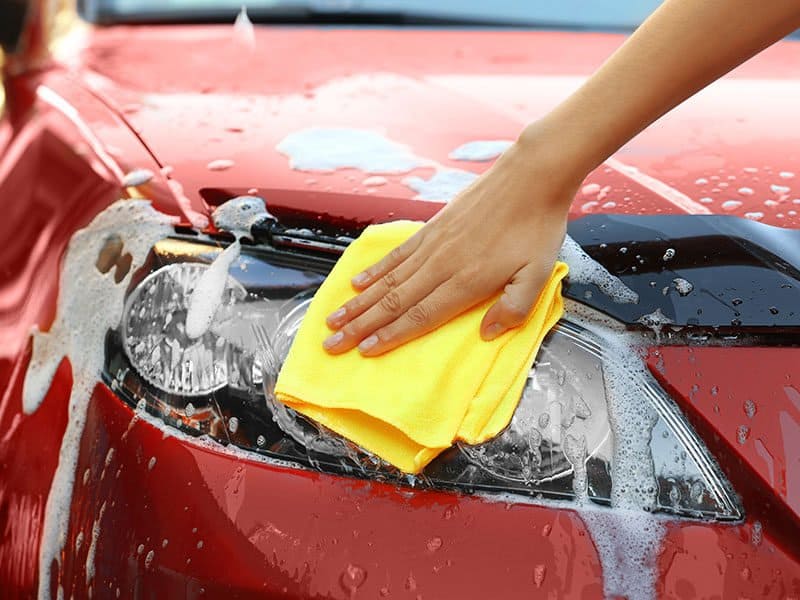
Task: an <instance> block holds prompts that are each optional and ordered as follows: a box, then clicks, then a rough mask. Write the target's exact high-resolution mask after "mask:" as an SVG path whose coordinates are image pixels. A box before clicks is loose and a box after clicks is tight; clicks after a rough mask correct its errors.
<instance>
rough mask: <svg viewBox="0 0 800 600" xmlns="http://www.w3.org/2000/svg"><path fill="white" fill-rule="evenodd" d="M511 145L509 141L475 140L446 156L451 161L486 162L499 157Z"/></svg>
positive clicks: (511, 142)
mask: <svg viewBox="0 0 800 600" xmlns="http://www.w3.org/2000/svg"><path fill="white" fill-rule="evenodd" d="M513 143H514V142H513V141H511V140H476V141H474V142H467V143H466V144H462V145H460V146H459V147H458V148H456V149H455V150H453V151H452V152H451V153H450V154H449V155H448V156H449V158H451V159H453V160H468V161H475V162H486V161H489V160H492V159H494V158H497V157H498V156H500V155H501V154H502V153H503V152H505V151H506V150H508V148H509V147H510V146H511V145H512V144H513Z"/></svg>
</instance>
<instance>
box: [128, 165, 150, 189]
mask: <svg viewBox="0 0 800 600" xmlns="http://www.w3.org/2000/svg"><path fill="white" fill-rule="evenodd" d="M154 176H155V175H154V173H153V172H152V171H151V170H149V169H135V170H133V171H130V172H129V173H126V174H125V177H123V178H122V185H123V187H137V186H140V185H144V184H145V183H148V182H149V181H150V180H151V179H153V177H154Z"/></svg>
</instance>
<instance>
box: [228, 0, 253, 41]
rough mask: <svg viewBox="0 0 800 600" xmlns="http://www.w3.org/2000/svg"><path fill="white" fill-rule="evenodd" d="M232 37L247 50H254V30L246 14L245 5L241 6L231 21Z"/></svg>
mask: <svg viewBox="0 0 800 600" xmlns="http://www.w3.org/2000/svg"><path fill="white" fill-rule="evenodd" d="M233 39H234V40H236V41H237V42H240V43H241V44H243V45H244V46H245V47H247V48H248V49H249V50H254V49H255V47H256V30H255V27H253V22H252V21H251V20H250V17H249V16H248V14H247V7H246V6H242V10H240V11H239V14H238V15H236V20H235V21H234V22H233Z"/></svg>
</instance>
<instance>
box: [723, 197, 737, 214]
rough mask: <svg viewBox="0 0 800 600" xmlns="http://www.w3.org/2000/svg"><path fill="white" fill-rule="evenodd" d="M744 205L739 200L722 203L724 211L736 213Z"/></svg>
mask: <svg viewBox="0 0 800 600" xmlns="http://www.w3.org/2000/svg"><path fill="white" fill-rule="evenodd" d="M741 205H742V203H741V202H739V201H738V200H726V201H725V202H723V203H722V210H727V211H728V212H730V211H734V210H736V209H737V208H739V207H740V206H741Z"/></svg>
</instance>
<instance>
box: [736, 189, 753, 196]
mask: <svg viewBox="0 0 800 600" xmlns="http://www.w3.org/2000/svg"><path fill="white" fill-rule="evenodd" d="M739 193H740V194H741V195H742V196H752V195H753V194H754V193H755V192H753V188H749V187H740V188H739Z"/></svg>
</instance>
